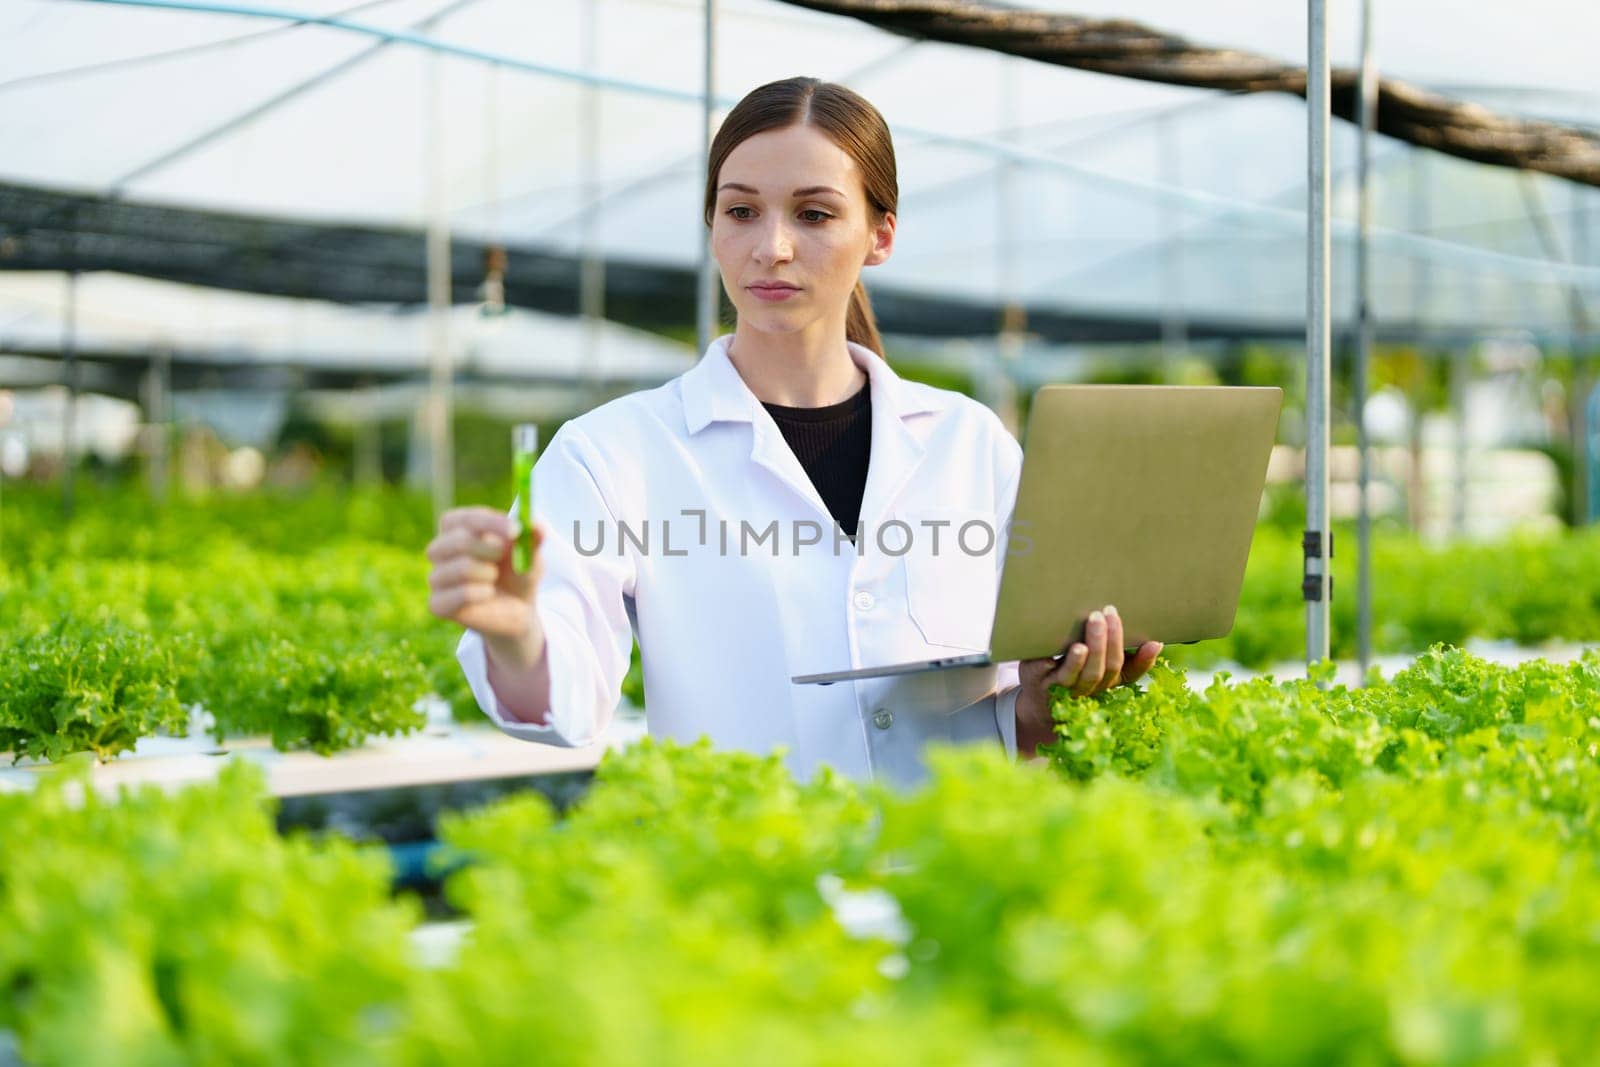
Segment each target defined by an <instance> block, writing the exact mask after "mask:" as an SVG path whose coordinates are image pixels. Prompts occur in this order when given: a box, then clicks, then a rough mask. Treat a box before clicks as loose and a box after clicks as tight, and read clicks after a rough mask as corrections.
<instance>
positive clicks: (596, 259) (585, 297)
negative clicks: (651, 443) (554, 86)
mask: <svg viewBox="0 0 1600 1067" xmlns="http://www.w3.org/2000/svg"><path fill="white" fill-rule="evenodd" d="M599 7H600V5H599V2H598V0H588V2H587V3H585V4H584V5H583V22H582V31H581V32H582V42H581V45H580V49H579V53H580V55H582V57H583V68H584V69H585V70H596V69H598V68H599V66H600V24H599ZM600 92H601V90H600V89H599V88H597V87H596V86H593V85H586V86H584V88H583V102H582V105H581V106H582V116H581V117H580V119H579V121H578V136H579V138H580V141H579V149H578V167H579V171H578V184H579V188H580V189H581V193H580V195H581V196H582V197H583V202H584V203H586V204H587V203H594V202H595V201H597V200H599V199H600V142H601V137H600ZM599 220H600V213H599V212H597V211H586V212H584V213H583V217H582V218H581V219H580V221H579V233H580V237H579V249H580V252H581V255H582V257H583V266H582V270H581V272H580V273H579V275H578V314H579V315H580V316H581V317H582V319H583V381H584V385H585V389H586V391H587V392H588V393H589V394H590V395H592V396H593V397H594V402H595V403H599V401H600V397H599V395H598V392H596V390H595V387H594V384H593V383H594V381H595V379H597V378H599V377H602V376H603V375H602V369H601V367H600V365H599V361H600V327H601V320H602V319H604V317H605V299H606V262H605V258H604V256H602V255H601V252H600V237H599V233H598V230H599Z"/></svg>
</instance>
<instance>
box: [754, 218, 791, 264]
mask: <svg viewBox="0 0 1600 1067" xmlns="http://www.w3.org/2000/svg"><path fill="white" fill-rule="evenodd" d="M793 257H794V243H793V242H792V241H790V239H789V231H788V230H787V229H786V228H785V227H784V226H783V225H782V224H781V223H773V224H772V225H770V226H768V227H767V228H766V229H764V230H762V231H761V240H759V241H757V242H756V259H757V260H759V261H760V262H762V263H777V262H781V261H783V260H787V259H791V258H793Z"/></svg>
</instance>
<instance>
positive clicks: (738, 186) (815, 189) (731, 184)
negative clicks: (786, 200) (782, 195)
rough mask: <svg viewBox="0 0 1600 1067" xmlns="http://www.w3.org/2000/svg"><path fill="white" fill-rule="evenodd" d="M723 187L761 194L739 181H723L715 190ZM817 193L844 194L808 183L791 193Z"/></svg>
mask: <svg viewBox="0 0 1600 1067" xmlns="http://www.w3.org/2000/svg"><path fill="white" fill-rule="evenodd" d="M724 189H734V190H737V191H738V192H741V193H752V194H754V195H756V196H760V195H761V190H760V189H756V188H754V187H752V186H749V185H743V184H741V183H739V182H723V183H722V184H721V185H719V186H718V187H717V192H719V193H720V192H722V190H724ZM817 193H832V194H833V195H834V196H839V197H842V196H844V194H843V193H841V192H840V191H839V190H837V189H835V188H833V186H831V185H808V186H806V187H805V188H804V189H796V190H795V191H794V193H793V194H792V195H794V196H815V195H816V194H817Z"/></svg>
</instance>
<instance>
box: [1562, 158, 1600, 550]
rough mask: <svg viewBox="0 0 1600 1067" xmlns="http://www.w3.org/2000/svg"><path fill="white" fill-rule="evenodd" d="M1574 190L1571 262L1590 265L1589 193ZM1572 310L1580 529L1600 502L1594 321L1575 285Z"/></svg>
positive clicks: (1575, 465)
mask: <svg viewBox="0 0 1600 1067" xmlns="http://www.w3.org/2000/svg"><path fill="white" fill-rule="evenodd" d="M1571 188H1572V255H1571V256H1570V257H1569V259H1570V261H1571V262H1572V263H1574V264H1576V265H1577V266H1580V267H1587V266H1588V265H1589V225H1588V214H1587V212H1586V210H1585V209H1586V208H1587V206H1588V200H1589V197H1588V194H1587V193H1586V191H1585V190H1584V189H1583V188H1582V187H1580V186H1579V185H1578V184H1577V183H1576V182H1574V183H1573V184H1572V186H1571ZM1569 302H1570V306H1571V309H1572V391H1573V398H1574V400H1575V401H1576V403H1575V404H1574V405H1573V407H1574V412H1573V414H1574V416H1575V420H1574V425H1575V428H1576V430H1577V433H1576V435H1575V436H1576V439H1575V440H1574V441H1573V449H1572V468H1573V469H1572V474H1573V489H1574V490H1575V492H1574V494H1573V505H1574V506H1573V509H1572V515H1573V519H1574V521H1575V523H1576V525H1578V526H1587V525H1589V524H1590V523H1592V522H1594V521H1595V516H1596V514H1597V513H1600V500H1596V499H1595V495H1596V494H1595V493H1594V492H1593V489H1594V485H1595V471H1594V467H1593V465H1594V459H1595V452H1596V448H1595V443H1594V442H1593V441H1592V440H1591V437H1592V435H1593V434H1594V424H1593V423H1592V422H1591V421H1590V419H1589V416H1590V408H1591V406H1592V404H1591V401H1592V399H1593V398H1592V397H1591V396H1590V394H1591V393H1592V392H1593V391H1594V387H1595V381H1594V373H1593V370H1592V369H1591V366H1590V362H1589V354H1588V346H1589V343H1590V338H1589V331H1590V330H1591V329H1592V328H1593V326H1594V322H1593V320H1592V319H1591V318H1590V316H1589V305H1588V303H1587V302H1586V301H1585V299H1584V297H1583V294H1582V291H1581V289H1580V288H1579V287H1578V286H1577V285H1574V286H1573V287H1572V291H1571V293H1570V296H1569Z"/></svg>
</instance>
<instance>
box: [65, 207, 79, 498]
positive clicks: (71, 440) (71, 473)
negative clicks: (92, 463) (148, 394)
mask: <svg viewBox="0 0 1600 1067" xmlns="http://www.w3.org/2000/svg"><path fill="white" fill-rule="evenodd" d="M74 221H76V220H74ZM73 237H74V239H76V237H77V235H76V233H74V234H73ZM66 304H67V307H66V312H67V313H66V317H65V321H64V323H63V328H62V337H61V357H62V360H63V362H64V364H65V366H64V367H63V370H64V371H65V372H66V376H67V402H66V408H67V410H66V418H64V419H62V420H61V513H62V515H63V516H64V517H66V518H68V519H70V518H72V510H73V494H74V489H75V488H76V486H75V484H74V483H75V481H76V479H77V473H78V472H77V463H76V461H75V459H74V456H73V453H74V452H76V451H77V448H78V272H77V271H75V270H69V271H67V300H66Z"/></svg>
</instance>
